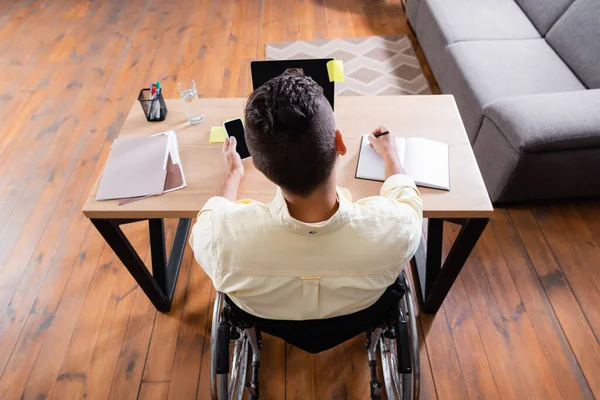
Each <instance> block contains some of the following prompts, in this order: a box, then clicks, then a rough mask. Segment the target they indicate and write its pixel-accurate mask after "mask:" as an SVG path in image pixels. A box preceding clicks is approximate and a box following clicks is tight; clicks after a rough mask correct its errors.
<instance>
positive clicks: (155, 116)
mask: <svg viewBox="0 0 600 400" xmlns="http://www.w3.org/2000/svg"><path fill="white" fill-rule="evenodd" d="M138 101H139V102H140V104H141V105H142V109H143V110H144V115H145V116H146V119H147V120H148V121H149V122H156V121H164V120H165V118H167V106H166V105H165V99H163V96H162V90H160V89H158V90H157V91H156V92H155V93H154V95H153V94H152V91H151V90H150V89H142V90H140V95H139V96H138Z"/></svg>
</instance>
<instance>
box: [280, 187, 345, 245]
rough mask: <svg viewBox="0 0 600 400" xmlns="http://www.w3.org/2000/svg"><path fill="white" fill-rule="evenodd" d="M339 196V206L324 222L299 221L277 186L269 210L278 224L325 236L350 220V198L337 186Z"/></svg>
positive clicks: (313, 234) (303, 232) (295, 230)
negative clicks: (290, 210) (293, 215)
mask: <svg viewBox="0 0 600 400" xmlns="http://www.w3.org/2000/svg"><path fill="white" fill-rule="evenodd" d="M337 197H338V202H339V207H338V210H337V211H336V212H335V214H333V215H332V216H331V218H329V219H328V220H327V221H323V222H317V223H307V222H302V221H298V220H297V219H295V218H294V217H292V216H291V215H290V212H289V210H288V207H287V202H286V201H285V198H284V197H283V193H282V191H281V189H280V188H277V193H276V194H275V198H274V199H273V201H272V202H271V203H270V204H269V212H270V213H271V216H272V217H273V220H274V221H275V222H276V223H277V224H278V225H280V226H282V227H283V228H285V229H288V230H291V231H293V232H294V233H297V234H298V235H302V236H323V235H326V234H328V233H331V232H334V231H336V230H338V229H340V228H341V227H343V226H344V225H346V224H347V223H348V221H350V213H349V211H350V203H351V202H350V199H348V198H347V197H346V192H345V191H344V190H342V189H340V188H339V187H338V188H337Z"/></svg>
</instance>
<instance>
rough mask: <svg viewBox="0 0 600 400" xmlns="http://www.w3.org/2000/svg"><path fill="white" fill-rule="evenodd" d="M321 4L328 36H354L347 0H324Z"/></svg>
mask: <svg viewBox="0 0 600 400" xmlns="http://www.w3.org/2000/svg"><path fill="white" fill-rule="evenodd" d="M323 6H324V7H325V16H326V20H327V36H328V37H330V38H340V39H341V38H345V37H352V36H355V35H354V26H353V24H352V17H351V15H352V14H351V12H350V6H349V4H348V0H324V1H323Z"/></svg>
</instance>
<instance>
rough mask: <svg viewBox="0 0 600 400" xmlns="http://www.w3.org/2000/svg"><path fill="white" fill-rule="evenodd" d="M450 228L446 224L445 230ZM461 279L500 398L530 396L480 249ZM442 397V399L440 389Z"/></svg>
mask: <svg viewBox="0 0 600 400" xmlns="http://www.w3.org/2000/svg"><path fill="white" fill-rule="evenodd" d="M447 227H448V225H447V224H446V225H445V226H444V228H447ZM455 235H456V230H454V232H452V237H454V236H455ZM459 279H461V280H462V283H463V286H464V289H465V291H466V292H467V293H468V295H469V305H470V306H471V311H472V313H473V317H474V319H475V322H476V324H477V329H478V330H479V334H480V337H481V341H482V344H483V347H484V351H485V353H486V356H487V359H488V363H489V365H490V368H491V369H492V375H493V377H494V381H495V382H496V387H497V388H498V393H499V395H500V398H503V399H504V398H507V399H518V398H522V397H527V396H529V392H528V383H527V381H526V380H525V378H524V376H523V372H522V366H521V365H520V363H518V362H516V358H515V357H514V355H515V354H516V353H515V349H514V348H512V347H511V343H510V338H509V336H508V329H507V327H506V326H505V319H504V318H503V316H502V314H501V311H500V309H499V306H498V304H497V302H496V299H495V297H494V295H493V292H492V289H491V283H490V282H489V280H488V277H487V275H486V273H485V268H484V266H483V261H482V257H481V256H480V255H479V252H478V247H476V248H475V250H474V251H473V252H472V253H471V256H470V257H469V259H468V260H467V263H466V264H465V266H464V267H463V269H462V271H461V273H460V276H459ZM428 350H429V348H428ZM432 363H433V361H432ZM434 379H435V376H434ZM436 387H438V386H437V381H436ZM438 394H439V395H440V397H441V396H442V394H441V392H440V390H439V387H438Z"/></svg>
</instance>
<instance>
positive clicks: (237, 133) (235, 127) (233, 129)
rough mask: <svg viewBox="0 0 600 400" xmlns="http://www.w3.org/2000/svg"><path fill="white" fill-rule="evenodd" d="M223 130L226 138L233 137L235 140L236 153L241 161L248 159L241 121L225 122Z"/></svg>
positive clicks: (248, 153)
mask: <svg viewBox="0 0 600 400" xmlns="http://www.w3.org/2000/svg"><path fill="white" fill-rule="evenodd" d="M224 125H225V130H226V131H227V135H228V136H233V137H234V138H235V140H237V148H236V150H237V152H238V153H239V155H240V157H241V158H242V160H243V159H244V158H248V157H250V152H249V151H248V146H246V136H245V135H244V124H243V123H242V120H241V119H239V118H238V119H234V120H231V121H227V122H225V124H224Z"/></svg>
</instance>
